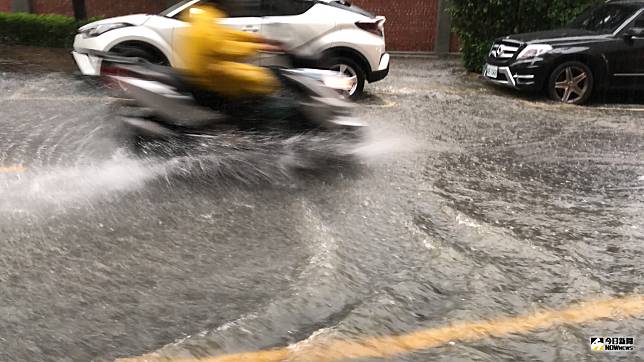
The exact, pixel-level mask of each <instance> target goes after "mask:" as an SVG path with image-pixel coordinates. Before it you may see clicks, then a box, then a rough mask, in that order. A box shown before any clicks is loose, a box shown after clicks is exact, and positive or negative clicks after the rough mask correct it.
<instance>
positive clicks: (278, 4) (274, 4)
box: [262, 0, 315, 16]
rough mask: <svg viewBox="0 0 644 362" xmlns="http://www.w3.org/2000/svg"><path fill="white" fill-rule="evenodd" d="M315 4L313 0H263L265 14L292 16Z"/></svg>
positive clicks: (302, 12)
mask: <svg viewBox="0 0 644 362" xmlns="http://www.w3.org/2000/svg"><path fill="white" fill-rule="evenodd" d="M313 5H315V1H313V0H263V3H262V7H263V8H264V9H266V14H264V15H265V16H291V15H300V14H304V13H305V12H307V11H308V10H309V9H310V8H312V7H313Z"/></svg>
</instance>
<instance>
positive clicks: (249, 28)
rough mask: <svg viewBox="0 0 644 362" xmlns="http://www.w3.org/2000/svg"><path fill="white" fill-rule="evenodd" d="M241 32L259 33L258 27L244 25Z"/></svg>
mask: <svg viewBox="0 0 644 362" xmlns="http://www.w3.org/2000/svg"><path fill="white" fill-rule="evenodd" d="M242 31H245V32H249V33H258V32H259V26H255V25H246V26H244V27H243V28H242Z"/></svg>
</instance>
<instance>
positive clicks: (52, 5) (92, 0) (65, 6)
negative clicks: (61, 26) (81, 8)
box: [0, 0, 166, 17]
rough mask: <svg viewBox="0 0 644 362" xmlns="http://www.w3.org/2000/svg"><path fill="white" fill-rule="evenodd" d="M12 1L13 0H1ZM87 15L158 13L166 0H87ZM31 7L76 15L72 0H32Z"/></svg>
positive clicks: (37, 11) (36, 10)
mask: <svg viewBox="0 0 644 362" xmlns="http://www.w3.org/2000/svg"><path fill="white" fill-rule="evenodd" d="M0 1H3V2H4V1H6V2H7V3H10V2H11V0H0ZM85 7H86V11H87V16H89V17H92V16H105V17H113V16H119V15H125V14H134V13H151V14H157V13H159V12H161V10H163V9H165V8H166V0H112V1H105V0H85ZM31 9H32V11H33V12H34V13H38V14H50V13H55V14H63V15H70V16H71V15H74V11H73V7H72V0H31Z"/></svg>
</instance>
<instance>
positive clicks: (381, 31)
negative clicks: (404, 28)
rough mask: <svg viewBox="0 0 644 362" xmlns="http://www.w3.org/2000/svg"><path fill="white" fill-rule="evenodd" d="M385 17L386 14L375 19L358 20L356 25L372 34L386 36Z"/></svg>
mask: <svg viewBox="0 0 644 362" xmlns="http://www.w3.org/2000/svg"><path fill="white" fill-rule="evenodd" d="M385 21H387V19H385V17H384V16H378V17H377V18H375V19H370V20H365V21H358V22H357V23H356V26H357V27H358V28H360V29H362V30H364V31H368V32H370V33H371V34H375V35H378V36H385Z"/></svg>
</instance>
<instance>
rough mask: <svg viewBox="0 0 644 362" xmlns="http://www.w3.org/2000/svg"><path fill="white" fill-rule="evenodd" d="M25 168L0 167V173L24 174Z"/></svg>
mask: <svg viewBox="0 0 644 362" xmlns="http://www.w3.org/2000/svg"><path fill="white" fill-rule="evenodd" d="M25 172H27V168H26V167H24V166H9V167H0V173H25Z"/></svg>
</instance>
